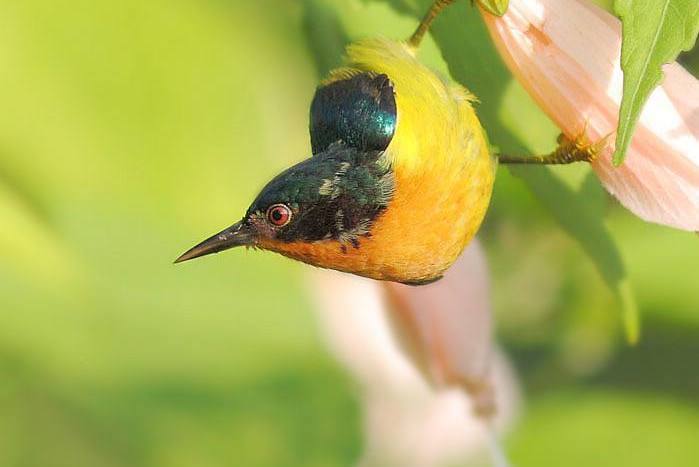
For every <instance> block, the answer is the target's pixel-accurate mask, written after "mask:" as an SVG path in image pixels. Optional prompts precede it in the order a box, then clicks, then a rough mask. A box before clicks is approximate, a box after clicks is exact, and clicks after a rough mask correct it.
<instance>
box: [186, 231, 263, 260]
mask: <svg viewBox="0 0 699 467" xmlns="http://www.w3.org/2000/svg"><path fill="white" fill-rule="evenodd" d="M254 244H255V232H254V230H253V229H252V227H250V226H249V225H247V224H245V223H244V222H242V221H241V222H238V223H236V224H233V225H232V226H230V227H228V228H227V229H225V230H222V231H221V232H219V233H217V234H216V235H214V236H212V237H210V238H207V239H206V240H204V241H203V242H201V243H200V244H199V245H197V246H195V247H194V248H192V249H190V250H189V251H187V252H186V253H184V254H183V255H182V256H180V257H179V258H177V259H176V260H175V263H181V262H183V261H189V260H190V259H194V258H199V257H200V256H206V255H210V254H212V253H218V252H220V251H224V250H228V249H229V248H235V247H237V246H251V245H254Z"/></svg>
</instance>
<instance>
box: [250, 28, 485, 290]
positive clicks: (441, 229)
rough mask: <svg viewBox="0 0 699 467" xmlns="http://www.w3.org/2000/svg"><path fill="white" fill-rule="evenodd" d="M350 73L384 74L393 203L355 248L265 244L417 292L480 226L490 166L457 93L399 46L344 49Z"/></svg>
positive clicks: (467, 101) (479, 131)
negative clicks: (390, 113)
mask: <svg viewBox="0 0 699 467" xmlns="http://www.w3.org/2000/svg"><path fill="white" fill-rule="evenodd" d="M351 70H357V71H362V72H373V73H376V74H385V75H387V76H388V77H389V79H390V80H391V82H392V84H393V87H394V92H395V99H396V105H397V128H396V132H395V135H394V137H393V139H392V140H391V143H390V145H389V146H388V148H387V150H386V157H387V158H388V161H390V163H391V165H392V167H393V170H394V172H395V179H396V188H395V195H394V197H393V199H392V200H391V203H390V206H389V208H388V209H387V210H386V211H385V212H384V213H383V214H382V215H381V216H380V217H379V218H378V219H377V220H376V222H375V224H374V226H373V228H372V231H371V237H370V238H367V239H363V240H362V245H361V248H357V249H355V248H348V249H346V251H340V249H339V248H338V244H337V242H336V241H321V242H314V243H304V242H292V243H277V242H274V244H268V245H265V244H262V245H261V246H262V247H263V248H268V249H271V250H274V251H278V252H280V253H282V254H284V255H287V256H290V257H292V258H295V259H299V260H301V261H304V262H309V263H311V264H315V265H317V266H321V267H328V268H332V269H338V270H341V271H348V272H352V273H355V274H360V275H363V276H366V277H371V278H374V279H381V280H394V281H399V282H412V283H424V282H429V281H431V280H435V279H438V278H439V277H440V276H441V275H442V273H443V272H444V271H445V270H446V269H447V268H448V267H449V266H450V265H451V264H452V263H453V262H454V261H455V260H456V258H457V257H458V256H459V254H460V253H461V252H462V250H463V249H464V247H465V246H466V244H468V242H469V241H470V240H471V239H472V238H473V236H474V235H475V233H476V231H477V230H478V228H479V227H480V225H481V222H482V221H483V217H484V216H485V213H486V210H487V207H488V204H489V202H490V196H491V192H492V188H493V181H494V177H495V168H496V162H495V158H494V157H493V156H492V155H491V154H490V151H489V148H488V142H487V138H486V136H485V133H484V131H483V128H482V127H481V125H480V122H479V121H478V118H477V117H476V114H475V112H474V110H473V107H472V105H471V102H472V101H473V100H474V98H473V96H472V95H471V94H469V93H468V92H467V91H466V90H465V89H464V88H463V87H461V86H459V85H457V84H454V83H449V82H445V81H444V80H442V79H440V78H439V77H438V76H437V75H436V74H435V73H434V72H433V71H431V70H430V69H429V68H427V67H425V66H424V65H423V64H421V63H420V62H419V61H418V60H417V59H416V57H415V51H414V49H413V48H412V47H410V46H409V45H408V44H406V43H404V42H396V41H390V40H385V39H371V40H365V41H362V42H358V43H355V44H352V45H350V46H349V47H348V49H347V67H346V68H343V69H341V70H337V71H335V72H333V73H331V75H330V79H329V80H330V81H332V80H333V79H338V78H341V77H342V76H346V75H347V73H351V72H352V71H351Z"/></svg>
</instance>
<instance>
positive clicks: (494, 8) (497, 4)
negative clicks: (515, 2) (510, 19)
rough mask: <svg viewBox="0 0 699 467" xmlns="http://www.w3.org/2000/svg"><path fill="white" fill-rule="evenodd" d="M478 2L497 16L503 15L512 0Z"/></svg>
mask: <svg viewBox="0 0 699 467" xmlns="http://www.w3.org/2000/svg"><path fill="white" fill-rule="evenodd" d="M478 3H479V4H480V6H482V7H483V8H484V9H485V10H486V11H489V12H490V13H492V14H494V15H495V16H502V15H504V14H505V13H506V12H507V7H508V6H509V5H510V0H478Z"/></svg>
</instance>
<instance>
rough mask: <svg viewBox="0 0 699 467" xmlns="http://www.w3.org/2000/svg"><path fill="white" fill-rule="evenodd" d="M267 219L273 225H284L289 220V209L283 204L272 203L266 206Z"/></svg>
mask: <svg viewBox="0 0 699 467" xmlns="http://www.w3.org/2000/svg"><path fill="white" fill-rule="evenodd" d="M267 220H268V221H269V222H270V224H272V225H274V226H275V227H284V226H285V225H286V224H288V223H289V221H290V220H291V209H289V207H288V206H286V205H284V204H274V205H272V206H270V207H269V208H267Z"/></svg>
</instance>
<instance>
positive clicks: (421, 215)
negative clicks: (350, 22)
mask: <svg viewBox="0 0 699 467" xmlns="http://www.w3.org/2000/svg"><path fill="white" fill-rule="evenodd" d="M454 1H455V0H435V2H434V3H433V4H432V6H431V7H430V9H429V10H428V12H427V14H426V15H425V16H424V18H423V20H422V21H421V23H420V24H419V26H418V28H417V29H416V30H415V32H414V33H413V34H412V35H411V36H410V38H409V39H408V40H390V39H385V38H370V39H363V40H360V41H358V42H355V43H352V44H350V45H349V46H348V47H347V50H346V57H345V63H344V65H343V66H342V67H340V68H338V69H335V70H333V71H331V72H330V73H329V76H328V77H327V78H326V79H324V80H323V81H322V82H321V83H320V85H319V86H318V88H317V90H316V92H315V95H314V97H313V100H312V103H311V106H310V124H309V129H310V140H311V152H312V156H311V157H309V158H307V159H305V160H302V161H301V162H299V163H297V164H296V165H293V166H292V167H290V168H288V169H286V170H284V171H283V172H282V173H280V174H278V175H277V176H276V177H274V178H272V179H271V181H269V183H268V184H267V185H266V186H265V187H264V188H263V189H262V191H261V192H260V193H259V195H258V196H257V197H256V198H255V199H254V201H253V202H252V203H251V205H250V207H249V208H248V210H247V212H246V213H245V215H244V216H243V218H242V219H241V220H240V221H238V222H236V223H234V224H233V225H232V226H230V227H228V228H226V229H224V230H222V231H221V232H219V233H217V234H215V235H213V236H211V237H210V238H208V239H206V240H204V241H203V242H201V243H199V244H198V245H196V246H195V247H193V248H191V249H190V250H188V251H187V252H185V253H184V254H183V255H181V256H180V257H179V258H177V260H175V262H176V263H180V262H183V261H187V260H191V259H194V258H198V257H201V256H205V255H209V254H212V253H217V252H221V251H223V250H228V249H230V248H234V247H241V246H245V247H248V248H254V249H262V250H268V251H272V252H276V253H280V254H282V255H284V256H286V257H289V258H291V259H294V260H298V261H302V262H304V263H307V264H310V265H313V266H317V267H321V268H328V269H335V270H338V271H342V272H346V273H351V274H356V275H359V276H364V277H368V278H371V279H376V280H382V281H392V282H399V283H403V284H408V285H416V286H418V285H425V284H430V283H432V282H435V281H437V280H439V279H441V278H442V277H443V275H444V273H445V271H446V270H447V269H448V268H449V267H450V266H451V265H452V264H453V263H454V261H456V259H457V258H458V257H459V255H460V254H461V252H462V251H463V250H464V248H465V247H466V246H467V245H468V244H469V242H470V241H471V240H472V239H473V237H474V236H475V234H476V232H477V231H478V230H479V228H480V226H481V224H482V222H483V219H484V217H485V215H486V212H487V210H488V206H489V203H490V199H491V195H492V192H493V185H494V181H495V175H496V170H497V167H498V163H534V164H561V163H571V162H576V161H588V162H590V161H591V160H593V159H594V157H596V154H597V153H598V149H599V145H597V144H588V143H587V142H586V141H584V138H583V137H582V136H581V137H575V138H573V139H568V138H565V137H563V138H561V139H560V140H559V143H560V145H559V147H558V148H557V149H556V150H555V151H554V152H552V153H551V154H548V155H544V156H534V157H518V156H507V155H502V154H500V155H498V154H495V153H494V152H493V151H492V150H491V148H490V145H489V141H488V137H487V135H486V132H485V130H484V129H483V127H482V125H481V123H480V121H479V119H478V116H477V115H476V112H475V110H474V102H475V101H476V98H475V96H474V95H473V94H471V93H470V92H469V91H468V90H467V89H466V88H465V87H463V86H461V85H460V84H458V83H455V82H453V81H450V80H449V79H448V78H445V77H442V76H440V75H438V74H437V73H435V72H434V71H432V70H431V69H430V68H428V67H427V66H425V65H424V64H422V63H421V62H420V61H419V60H418V59H417V56H416V53H417V50H418V47H419V45H420V43H421V42H422V40H423V38H424V36H425V34H426V33H427V32H428V30H429V28H430V26H431V24H432V22H433V21H434V20H435V18H436V17H437V16H438V15H439V14H440V13H441V11H442V10H443V9H444V8H446V7H447V6H448V5H450V4H452V3H454Z"/></svg>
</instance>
